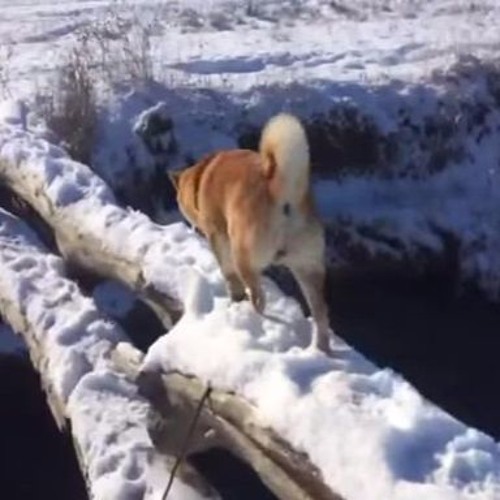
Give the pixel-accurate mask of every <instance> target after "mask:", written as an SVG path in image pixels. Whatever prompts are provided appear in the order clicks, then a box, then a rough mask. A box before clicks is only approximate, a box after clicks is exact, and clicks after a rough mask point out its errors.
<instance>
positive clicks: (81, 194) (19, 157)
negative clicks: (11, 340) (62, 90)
mask: <svg viewBox="0 0 500 500" xmlns="http://www.w3.org/2000/svg"><path fill="white" fill-rule="evenodd" d="M24 112H25V111H24V108H23V106H22V105H21V104H15V103H14V104H12V103H9V104H6V103H3V107H2V109H0V115H1V116H2V121H3V124H2V129H1V138H0V181H1V182H2V183H4V184H6V185H7V186H8V187H9V188H10V189H11V190H12V191H14V192H15V193H16V194H17V195H19V196H20V197H21V198H22V199H24V200H25V201H26V202H28V203H29V204H30V205H31V207H33V208H34V209H35V210H36V211H37V212H38V213H39V214H40V216H41V217H42V218H43V219H44V221H45V222H46V223H48V224H49V226H50V227H51V228H52V229H53V231H54V235H55V239H56V241H57V245H58V247H59V250H60V252H61V254H62V255H63V256H64V257H65V258H66V259H67V260H69V261H70V262H73V263H75V264H77V265H79V266H82V267H83V268H85V269H87V270H90V271H92V272H93V273H97V274H100V275H102V276H105V277H109V278H113V279H116V280H119V281H121V282H123V283H124V284H126V285H127V286H129V287H130V288H131V289H133V290H134V291H135V292H136V293H137V294H138V295H139V296H140V297H141V298H142V299H143V300H144V301H145V302H146V303H147V304H148V305H149V306H150V307H151V308H152V309H153V310H154V311H155V313H156V314H157V315H158V317H159V318H160V320H161V321H162V322H163V323H164V324H165V325H166V326H167V327H168V326H170V325H171V324H172V320H175V319H176V317H177V316H178V314H179V310H180V306H179V303H178V302H177V301H176V300H175V297H172V295H168V294H166V293H164V291H163V290H162V289H161V287H158V286H156V285H155V283H154V280H152V279H151V276H148V271H149V274H152V275H154V274H155V272H156V270H151V269H148V268H147V261H148V260H147V255H146V254H147V252H148V250H151V243H155V242H156V243H158V240H159V239H161V238H159V232H160V227H159V226H157V225H155V224H153V223H152V222H151V221H150V220H149V219H148V218H147V217H146V216H144V215H143V214H140V213H138V212H135V211H132V210H127V209H125V208H122V207H120V206H119V205H118V204H117V202H116V200H115V197H114V195H113V193H112V192H111V190H110V189H109V188H108V186H107V185H106V184H105V183H104V182H103V181H102V180H101V179H100V178H99V177H97V176H96V175H94V173H93V172H92V171H91V170H90V169H89V168H88V167H86V166H84V165H82V164H79V163H76V162H73V161H71V160H70V159H69V158H68V157H67V155H66V154H65V153H64V152H63V151H62V150H61V149H59V148H57V147H55V146H53V145H51V144H50V143H48V142H46V141H45V140H43V139H41V138H38V137H36V136H34V135H32V134H30V133H28V132H27V131H26V130H25V126H26V123H25V117H24ZM145 237H147V238H145ZM162 244H164V246H165V244H166V242H162Z"/></svg>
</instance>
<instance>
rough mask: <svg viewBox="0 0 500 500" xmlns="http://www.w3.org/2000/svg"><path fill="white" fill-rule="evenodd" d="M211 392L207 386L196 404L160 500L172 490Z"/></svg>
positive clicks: (163, 499)
mask: <svg viewBox="0 0 500 500" xmlns="http://www.w3.org/2000/svg"><path fill="white" fill-rule="evenodd" d="M211 392H212V388H211V387H210V386H207V388H206V389H205V392H204V393H203V395H202V396H201V399H200V402H199V403H198V406H197V408H196V411H195V414H194V415H193V420H191V424H190V425H189V429H188V431H187V433H186V437H185V438H184V443H182V448H181V452H180V454H179V456H178V457H177V460H176V461H175V464H174V466H173V468H172V470H171V471H170V477H169V478H168V484H167V487H166V488H165V493H163V496H162V497H161V498H162V500H167V497H168V494H169V493H170V490H171V488H172V485H173V483H174V479H175V475H176V473H177V469H178V468H179V467H180V465H181V463H182V461H183V460H184V457H185V456H186V452H187V449H188V446H189V441H190V440H191V437H192V436H193V432H194V430H195V428H196V424H197V423H198V420H199V418H200V415H201V410H202V409H203V405H204V404H205V401H206V400H207V398H208V397H209V396H210V393H211Z"/></svg>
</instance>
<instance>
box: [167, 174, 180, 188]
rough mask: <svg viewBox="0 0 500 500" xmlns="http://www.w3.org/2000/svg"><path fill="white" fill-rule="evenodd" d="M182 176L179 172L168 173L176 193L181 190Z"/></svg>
mask: <svg viewBox="0 0 500 500" xmlns="http://www.w3.org/2000/svg"><path fill="white" fill-rule="evenodd" d="M181 174H182V172H179V171H178V170H169V171H168V172H167V175H168V178H169V179H170V182H171V183H172V185H173V186H174V188H175V190H176V191H177V190H178V189H179V180H180V178H181Z"/></svg>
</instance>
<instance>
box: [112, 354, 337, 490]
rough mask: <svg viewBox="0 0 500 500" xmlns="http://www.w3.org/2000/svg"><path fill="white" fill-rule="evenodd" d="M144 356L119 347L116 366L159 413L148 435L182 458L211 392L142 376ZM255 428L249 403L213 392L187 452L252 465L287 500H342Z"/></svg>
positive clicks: (179, 377)
mask: <svg viewBox="0 0 500 500" xmlns="http://www.w3.org/2000/svg"><path fill="white" fill-rule="evenodd" d="M143 356H144V355H143V353H141V352H140V351H138V350H137V349H135V348H133V347H131V346H130V345H124V344H119V345H118V347H117V349H115V351H114V352H113V354H112V360H113V361H114V363H115V366H116V368H117V369H118V370H121V371H123V372H124V373H125V374H126V375H127V377H128V378H129V379H130V380H133V381H134V382H135V383H136V384H137V386H138V387H139V391H140V393H141V394H142V395H143V396H144V397H146V398H147V399H148V400H149V401H150V402H151V404H152V405H153V407H154V408H155V410H156V411H155V413H154V415H153V416H152V418H151V419H150V424H149V432H150V434H151V437H152V439H153V441H154V442H155V443H156V446H157V448H158V449H161V450H162V451H163V452H165V453H168V454H171V455H174V456H179V455H180V453H181V448H182V444H183V439H182V438H183V437H184V436H185V433H186V432H187V427H188V426H189V423H190V422H191V420H192V418H193V415H194V411H195V408H196V406H197V404H198V402H199V401H200V399H201V398H202V396H203V393H204V392H205V389H206V386H205V385H204V384H203V383H202V381H201V380H199V379H198V378H197V377H195V376H192V375H186V374H183V373H180V372H178V371H176V372H170V373H161V372H151V371H141V364H142V360H143ZM256 422H257V418H256V416H255V410H254V408H253V407H252V406H251V405H250V404H249V403H248V402H247V401H246V400H244V399H243V398H241V397H240V396H238V395H236V394H233V393H229V392H226V391H222V390H218V389H215V388H212V391H211V392H210V395H209V397H208V399H207V402H206V404H205V405H204V406H203V409H202V412H201V416H200V420H199V423H198V429H197V432H196V433H195V435H194V437H193V439H192V440H191V442H190V444H189V451H188V452H189V453H191V454H192V453H196V452H199V451H204V450H207V449H210V448H211V447H223V448H225V449H227V450H229V451H231V452H232V453H234V454H235V455H236V456H238V457H239V458H241V459H242V460H244V461H245V462H247V463H248V464H249V465H250V466H251V467H252V468H253V469H254V470H255V471H256V472H257V474H259V476H260V478H261V479H262V481H263V482H264V483H265V484H266V485H267V486H268V487H269V489H270V490H271V491H272V492H273V493H274V494H275V495H276V496H277V497H278V498H281V499H283V500H341V497H340V496H339V495H338V494H336V493H335V492H333V491H331V490H330V488H329V487H327V486H326V484H325V483H324V481H323V479H322V476H321V473H320V472H319V470H318V469H317V468H316V467H315V466H314V465H313V464H312V463H311V462H310V461H309V459H308V457H307V456H306V455H305V454H303V453H300V452H298V451H296V450H294V449H293V448H292V446H291V445H290V444H289V443H287V442H286V441H285V440H284V439H282V438H281V437H280V436H279V435H277V434H276V433H275V432H273V431H272V430H271V429H268V428H262V427H260V426H258V425H257V424H256ZM180 423H182V424H181V425H180Z"/></svg>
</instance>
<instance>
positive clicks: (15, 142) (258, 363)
mask: <svg viewBox="0 0 500 500" xmlns="http://www.w3.org/2000/svg"><path fill="white" fill-rule="evenodd" d="M17 111H19V107H18V106H15V105H14V106H12V105H10V106H7V105H4V106H3V107H2V116H3V120H4V122H3V125H2V126H1V127H0V159H2V160H7V161H10V162H12V163H13V164H17V165H18V168H19V169H21V170H20V171H22V172H23V173H24V174H26V173H29V174H30V175H29V177H30V178H31V179H37V182H41V183H42V184H43V185H44V186H45V190H46V193H47V195H48V196H49V197H50V199H51V200H52V201H53V202H54V203H55V204H57V206H58V209H59V210H60V211H61V213H63V214H65V215H67V216H68V217H69V216H70V217H72V218H73V219H74V220H77V221H78V223H79V227H81V228H82V230H85V231H92V232H93V234H96V236H97V235H99V237H100V238H101V239H103V242H104V244H105V245H106V246H108V247H110V248H113V249H114V251H115V252H116V253H117V254H119V255H123V256H124V257H126V258H134V259H136V260H139V261H140V262H141V263H142V265H143V269H144V273H145V276H146V279H147V280H148V282H149V283H151V284H152V285H154V286H155V287H157V288H159V289H161V290H163V291H165V292H167V293H169V294H170V295H172V296H174V297H176V298H178V299H179V300H180V301H182V303H183V304H184V308H185V311H186V313H185V315H184V316H183V318H182V319H181V320H180V321H179V323H178V324H177V325H175V326H174V328H173V329H172V330H171V331H170V333H169V334H168V335H167V336H165V337H163V338H161V339H160V340H159V341H158V342H157V343H156V344H155V345H153V346H152V348H151V349H150V351H149V354H148V357H147V361H146V365H145V367H146V368H147V369H171V368H175V369H179V370H182V371H185V372H188V373H194V374H196V375H198V376H199V377H201V378H202V379H204V380H206V381H209V382H211V383H212V384H214V385H216V386H217V387H220V388H222V389H227V390H233V391H235V392H237V393H239V394H242V395H243V396H245V397H246V398H248V399H249V400H250V401H251V402H252V403H253V404H254V405H255V406H256V408H257V410H258V414H259V421H260V423H261V424H264V425H269V426H271V427H272V428H274V429H276V430H277V431H278V432H279V433H280V434H281V435H283V436H284V437H285V438H286V439H287V440H289V441H290V442H291V443H292V444H293V445H294V446H295V447H296V448H297V449H299V450H302V451H305V452H307V453H308V455H309V456H310V458H311V460H312V462H313V463H315V464H316V465H317V466H318V467H319V469H320V470H321V471H322V473H323V476H324V478H325V481H326V482H327V483H328V484H329V485H330V486H331V487H332V488H333V489H334V490H336V491H338V492H339V493H340V494H342V495H344V496H345V497H346V498H353V499H356V500H364V499H366V500H372V499H373V498H384V499H387V500H390V499H405V500H406V499H414V498H416V497H423V498H426V499H429V500H434V499H435V500H448V499H450V500H451V499H453V500H458V499H462V498H463V499H477V500H493V499H495V498H498V495H500V445H499V444H498V443H495V442H494V441H493V440H492V439H491V438H489V437H488V436H486V435H484V434H482V433H480V432H478V431H476V430H474V429H471V428H467V427H466V426H465V425H463V424H461V423H460V422H458V421H457V420H455V419H453V418H452V417H451V416H449V415H447V414H446V413H444V412H443V411H442V410H440V409H438V408H437V407H435V406H434V405H432V404H430V403H429V402H427V401H425V400H424V399H423V398H422V397H421V396H420V395H419V394H418V393H417V392H416V391H415V389H413V388H412V387H411V386H410V385H409V384H408V383H407V382H405V381H404V380H402V379H401V378H400V377H399V376H398V375H396V374H394V373H393V372H392V371H390V370H388V369H380V368H377V367H375V366H373V365H372V364H370V363H369V362H368V361H367V360H365V359H364V358H363V357H362V356H360V355H359V354H357V353H356V352H354V351H353V350H352V349H351V348H350V347H349V346H347V345H344V344H343V343H342V342H341V341H340V340H338V339H337V340H336V341H335V343H334V344H333V348H334V352H335V354H334V357H333V359H330V358H327V357H326V356H324V355H323V354H320V353H317V352H314V351H311V350H308V349H304V347H305V346H306V345H307V343H308V341H309V339H310V336H311V323H310V321H309V320H308V319H306V318H304V317H303V315H302V312H301V310H300V307H299V306H298V304H297V303H296V302H295V301H294V300H293V299H291V298H288V297H285V296H283V294H282V293H281V292H279V290H278V289H277V287H276V286H275V285H273V284H272V283H271V282H270V281H266V283H265V291H266V295H267V297H266V299H267V300H266V302H267V304H268V309H267V311H266V313H267V315H266V316H265V317H261V316H259V315H257V314H256V313H255V312H254V311H253V310H252V309H251V308H250V306H249V304H247V303H241V304H233V305H231V304H229V300H228V298H227V297H226V295H225V292H224V287H223V283H222V279H221V276H220V273H219V271H218V269H217V266H216V264H215V261H214V258H213V256H212V254H211V253H210V251H209V250H208V248H207V246H206V244H205V243H204V242H202V241H201V240H200V239H199V237H198V236H197V235H196V234H195V233H193V232H192V231H191V230H190V229H188V228H187V227H186V226H185V225H183V224H173V225H170V226H166V227H161V226H157V225H155V224H152V223H151V222H150V221H148V219H147V218H145V217H144V216H142V215H141V214H138V213H136V212H133V211H127V210H124V209H122V208H119V207H117V206H115V205H114V201H113V196H112V194H111V193H110V191H109V190H108V189H107V188H106V186H105V185H104V184H103V183H102V182H100V181H99V180H98V179H96V178H95V176H94V175H93V174H92V173H91V171H90V170H89V169H88V168H87V167H85V166H83V165H80V164H77V163H75V162H72V161H70V160H69V159H68V158H67V157H66V156H65V155H64V153H63V152H62V151H61V150H60V149H58V148H54V147H49V145H48V144H47V143H45V142H44V141H43V140H42V139H40V138H38V137H37V136H36V135H33V134H32V133H30V132H29V131H26V130H24V129H23V127H22V120H19V118H18V117H16V112H17ZM103 228H105V230H103ZM17 244H19V243H17ZM0 255H1V256H2V258H3V259H4V260H5V259H7V260H8V259H9V258H12V257H10V255H11V253H9V252H1V253H0ZM26 259H27V258H25V257H24V256H23V255H19V252H16V253H15V258H14V261H13V262H12V264H9V262H6V266H9V265H10V266H14V267H13V269H14V270H15V271H14V273H10V274H6V273H4V274H2V279H7V280H9V282H10V283H11V285H10V286H11V289H12V290H13V293H15V294H16V293H17V296H19V297H20V299H21V300H25V301H26V303H27V306H28V314H29V315H30V316H29V317H31V314H34V315H35V316H34V317H33V321H34V322H35V324H40V331H43V332H44V335H45V341H46V342H47V343H48V344H49V345H53V346H54V348H53V349H54V352H55V353H58V354H57V355H56V356H54V366H53V372H54V373H55V374H56V376H57V377H56V381H55V383H56V386H57V387H60V388H61V394H62V397H63V398H64V399H65V400H67V399H69V409H70V411H71V413H72V416H73V418H74V419H75V425H74V432H75V434H76V436H77V439H78V441H79V442H80V443H81V446H84V447H87V448H86V449H87V450H88V451H89V453H90V454H91V456H93V455H94V454H99V453H101V452H102V453H104V452H103V450H104V449H106V450H107V451H106V453H111V451H112V450H111V448H106V446H105V443H109V440H110V439H111V441H113V439H114V438H110V437H109V436H108V434H109V433H111V434H112V435H113V436H120V438H122V439H124V440H125V441H126V442H127V443H128V444H127V446H128V445H129V444H130V443H132V448H133V449H134V450H136V452H137V453H139V454H140V453H141V452H142V451H141V450H144V449H149V447H150V444H149V442H148V441H144V439H145V437H144V436H143V434H141V433H142V432H143V431H141V429H140V419H141V415H142V416H143V414H142V410H141V408H142V406H141V403H140V402H137V401H135V400H134V398H133V390H132V389H131V387H130V386H129V385H128V384H127V383H126V382H124V381H123V380H121V379H120V378H119V377H117V376H116V375H113V374H112V373H110V372H109V370H108V369H107V368H106V362H105V360H104V359H102V357H101V355H99V354H98V353H99V352H101V351H102V349H101V348H100V347H98V346H99V345H101V344H100V343H102V342H104V341H103V340H98V339H99V337H100V335H99V331H100V330H99V328H100V329H105V331H106V332H108V333H109V335H111V336H112V337H114V335H115V333H114V331H113V328H112V327H111V326H110V325H107V324H106V323H102V322H100V320H99V319H97V318H95V315H94V314H92V312H91V311H90V310H89V308H90V309H92V308H93V304H92V302H91V301H90V300H89V299H85V300H84V302H85V304H82V306H81V308H80V309H81V310H80V311H79V313H78V317H77V318H76V319H75V318H74V312H73V313H72V318H73V320H72V321H71V323H70V324H69V325H68V324H66V320H65V319H64V318H65V316H64V315H65V312H64V311H65V308H64V304H65V303H67V304H68V306H70V307H71V310H73V307H74V302H75V301H81V300H83V299H80V298H78V296H77V295H76V294H77V291H76V290H75V289H74V287H72V286H71V285H68V286H66V287H65V288H64V290H66V294H67V295H68V297H67V302H64V300H63V299H60V300H62V303H60V301H59V302H58V300H59V299H58V297H59V296H60V295H57V296H53V294H51V295H52V299H50V303H47V299H43V300H42V299H41V298H40V296H39V295H38V294H37V293H35V292H38V290H40V293H42V292H43V294H44V295H43V296H47V295H48V294H49V291H48V289H51V288H53V287H54V286H55V285H54V284H53V283H52V281H50V280H51V279H52V273H51V272H47V271H45V272H43V273H42V272H37V273H36V275H37V279H38V280H39V282H37V283H38V285H37V288H35V292H34V293H28V294H27V295H24V294H23V293H21V291H22V290H24V289H26V286H25V285H23V279H28V277H29V276H28V277H26V278H24V274H23V271H26V273H28V275H31V274H33V272H34V271H33V269H38V266H39V262H40V261H39V260H38V259H34V258H33V257H32V256H31V258H30V259H28V260H29V262H30V263H31V264H29V265H28V263H27V262H26ZM45 260H48V261H49V263H48V264H44V265H49V267H50V268H51V267H53V266H52V264H50V263H51V262H52V261H54V262H55V263H56V264H57V265H60V264H58V261H57V259H55V260H54V258H53V257H51V256H47V257H45ZM43 262H44V261H43ZM33 266H34V267H33ZM56 267H57V266H56ZM6 269H10V268H9V267H6ZM20 271H21V273H20ZM57 280H60V281H61V283H62V284H61V285H58V286H59V287H61V286H62V285H63V284H64V280H61V278H57V279H56V281H57ZM58 283H59V282H58ZM68 287H69V288H68ZM16 290H20V292H19V293H18V292H16ZM19 294H20V295H19ZM40 300H42V302H40ZM31 301H33V305H32V306H30V304H31V303H32V302H31ZM54 301H55V302H54ZM43 304H45V306H47V307H49V311H47V309H46V307H45V306H44V307H41V305H43ZM56 306H57V308H55V307H56ZM50 307H51V308H50ZM31 308H32V309H31ZM31 311H33V313H31ZM48 314H49V315H52V316H51V317H52V319H51V321H49V320H48V316H47V315H48ZM80 317H81V320H79V319H78V318H80ZM47 321H49V323H48V326H47ZM75 321H76V323H75ZM96 321H97V322H98V325H100V327H99V328H98V327H97V326H96V327H94V326H92V325H93V324H94V322H96ZM87 323H90V324H87ZM44 325H45V327H44ZM50 325H52V326H50ZM46 327H47V328H46ZM96 328H97V330H96ZM85 331H88V332H89V333H88V336H85V335H83V336H81V334H82V333H84V332H85ZM109 335H108V336H109ZM94 339H95V340H94ZM89 343H90V345H93V343H96V346H95V349H94V348H93V347H92V348H90V347H89ZM106 345H107V346H108V347H106ZM80 346H85V351H83V352H82V351H81V348H80ZM51 349H52V348H51ZM108 349H109V344H106V342H105V345H104V351H107V350H108ZM88 352H90V354H91V356H92V358H91V359H88V355H89V354H88ZM92 353H93V354H92ZM103 354H104V357H105V352H104V353H103ZM82 356H83V357H82ZM87 359H88V361H86V360H87ZM92 366H95V368H94V369H92ZM108 392H111V393H112V394H111V395H110V394H108ZM104 397H105V398H106V399H105V400H106V401H107V402H108V401H112V402H111V404H108V403H106V405H105V408H108V410H106V412H105V416H104V417H103V414H102V411H103V408H102V406H101V405H100V402H101V401H102V398H104ZM129 398H130V399H129ZM115 399H116V400H117V401H115ZM118 402H121V403H120V404H123V405H131V407H129V406H125V407H121V406H120V408H121V409H119V411H118V412H116V411H115V409H116V408H117V407H118ZM132 408H134V409H132ZM123 415H127V418H133V420H134V423H135V424H136V426H135V427H134V429H135V430H134V431H133V432H132V430H131V431H130V433H131V435H129V433H128V432H120V429H121V428H122V424H123V422H122V420H121V419H122V416H123ZM133 415H135V416H136V417H137V418H135V417H133ZM99 418H100V419H101V422H100V423H99V424H98V425H97V424H96V422H97V420H98V419H99ZM103 422H104V423H103ZM137 435H139V437H138V436H137ZM141 436H142V437H141ZM136 440H143V441H142V442H143V444H142V445H140V446H139V448H136V447H135V445H134V444H133V443H136ZM101 445H102V447H101ZM117 446H120V445H117ZM127 446H126V447H125V449H122V448H121V446H120V451H119V452H118V456H119V459H120V462H119V463H121V464H122V465H123V467H122V466H120V467H118V470H116V467H112V468H111V471H110V468H109V467H108V466H107V465H106V464H107V461H106V460H107V459H106V458H104V457H99V458H96V461H97V463H98V464H101V463H102V466H100V465H97V466H96V469H95V474H96V475H97V479H98V481H97V483H96V484H97V485H98V486H99V487H100V488H101V487H102V488H103V489H102V490H99V491H104V492H106V493H104V494H103V495H104V496H103V498H106V499H109V498H121V496H120V495H119V493H117V492H118V491H123V490H122V488H125V489H126V491H128V488H131V487H133V486H134V485H131V484H129V482H130V481H132V482H133V483H134V484H135V481H136V479H137V478H136V472H137V469H136V466H135V465H132V464H130V463H129V461H130V460H137V459H133V458H131V456H130V454H129V451H127V450H129V449H130V448H128V447H127ZM110 460H111V462H110V463H113V464H114V465H116V460H115V458H113V459H111V458H110ZM140 463H142V462H140ZM141 470H144V469H141ZM148 471H149V469H147V468H146V469H145V470H144V476H142V475H141V477H143V479H144V478H147V477H148V474H149V473H151V474H153V473H152V472H150V471H149V472H148ZM100 473H103V474H104V477H102V479H101V478H100V476H99V474H100ZM153 477H156V478H157V477H158V476H157V475H156V474H153ZM367 477H368V478H370V479H369V480H367ZM140 487H144V483H141V486H140ZM107 488H110V489H109V490H108V489H107ZM179 498H186V497H185V496H182V494H181V493H180V497H179Z"/></svg>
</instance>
